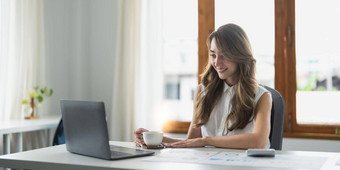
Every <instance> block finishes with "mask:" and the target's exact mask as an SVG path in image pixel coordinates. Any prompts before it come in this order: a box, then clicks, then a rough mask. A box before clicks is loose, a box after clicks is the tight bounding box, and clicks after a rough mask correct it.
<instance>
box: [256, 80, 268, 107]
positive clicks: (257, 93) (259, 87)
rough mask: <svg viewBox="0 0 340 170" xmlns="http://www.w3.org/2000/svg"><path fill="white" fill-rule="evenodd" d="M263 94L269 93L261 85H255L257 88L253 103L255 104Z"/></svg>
mask: <svg viewBox="0 0 340 170" xmlns="http://www.w3.org/2000/svg"><path fill="white" fill-rule="evenodd" d="M264 93H269V94H270V95H271V93H270V91H269V90H267V89H266V88H265V87H264V86H263V85H261V84H257V88H256V96H255V102H256V103H257V101H258V100H259V99H260V98H261V96H262V95H263V94H264Z"/></svg>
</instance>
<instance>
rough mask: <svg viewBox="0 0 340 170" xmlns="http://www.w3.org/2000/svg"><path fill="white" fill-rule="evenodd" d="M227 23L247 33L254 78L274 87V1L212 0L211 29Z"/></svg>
mask: <svg viewBox="0 0 340 170" xmlns="http://www.w3.org/2000/svg"><path fill="white" fill-rule="evenodd" d="M254 7H256V8H254ZM227 23H234V24H237V25H239V26H241V27H242V28H243V29H244V31H245V32H246V33H247V35H248V37H249V39H250V43H251V45H252V49H253V54H254V57H255V59H256V61H257V62H256V78H257V80H258V82H259V83H261V84H263V85H267V86H270V87H274V75H275V69H274V46H275V44H274V26H275V25H274V1H268V0H256V1H254V0H237V1H235V0H215V28H216V29H217V28H218V27H220V26H221V25H224V24H227Z"/></svg>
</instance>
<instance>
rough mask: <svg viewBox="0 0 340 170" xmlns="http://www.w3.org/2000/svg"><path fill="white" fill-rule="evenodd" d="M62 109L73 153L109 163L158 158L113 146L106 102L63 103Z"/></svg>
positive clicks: (132, 149)
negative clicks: (109, 131) (150, 157)
mask: <svg viewBox="0 0 340 170" xmlns="http://www.w3.org/2000/svg"><path fill="white" fill-rule="evenodd" d="M60 106H61V113H62V119H63V125H64V134H65V142H66V148H67V150H68V151H69V152H71V153H76V154H81V155H86V156H91V157H96V158H101V159H107V160H117V159H124V158H132V157H139V156H146V155H152V154H154V152H152V151H147V150H141V149H134V148H128V147H121V146H113V145H110V144H109V135H108V130H107V124H106V116H105V106H104V102H94V101H79V100H60Z"/></svg>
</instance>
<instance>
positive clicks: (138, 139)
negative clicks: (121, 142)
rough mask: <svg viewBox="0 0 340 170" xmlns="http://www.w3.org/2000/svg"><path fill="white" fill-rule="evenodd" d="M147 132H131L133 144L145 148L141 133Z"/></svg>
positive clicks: (143, 130) (142, 130)
mask: <svg viewBox="0 0 340 170" xmlns="http://www.w3.org/2000/svg"><path fill="white" fill-rule="evenodd" d="M148 131H149V130H147V129H144V128H138V129H137V130H135V131H134V132H133V134H134V135H135V144H136V146H140V147H143V146H146V145H145V143H144V140H143V132H148Z"/></svg>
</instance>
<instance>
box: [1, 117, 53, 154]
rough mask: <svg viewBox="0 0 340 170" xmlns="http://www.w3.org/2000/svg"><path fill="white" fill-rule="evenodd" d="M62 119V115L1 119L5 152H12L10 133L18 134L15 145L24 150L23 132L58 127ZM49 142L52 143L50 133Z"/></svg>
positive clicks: (17, 149) (19, 149)
mask: <svg viewBox="0 0 340 170" xmlns="http://www.w3.org/2000/svg"><path fill="white" fill-rule="evenodd" d="M59 121H60V116H54V117H46V118H40V119H32V120H24V119H22V120H9V121H0V135H1V134H2V135H3V151H4V154H9V153H10V143H11V142H10V134H14V135H16V140H15V147H16V151H17V152H21V151H22V133H23V132H29V131H36V130H43V129H48V132H49V133H50V130H51V129H53V128H56V127H57V126H58V123H59ZM47 137H48V140H47V142H49V144H50V143H51V141H50V137H49V134H48V135H47ZM47 146H49V145H47Z"/></svg>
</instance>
